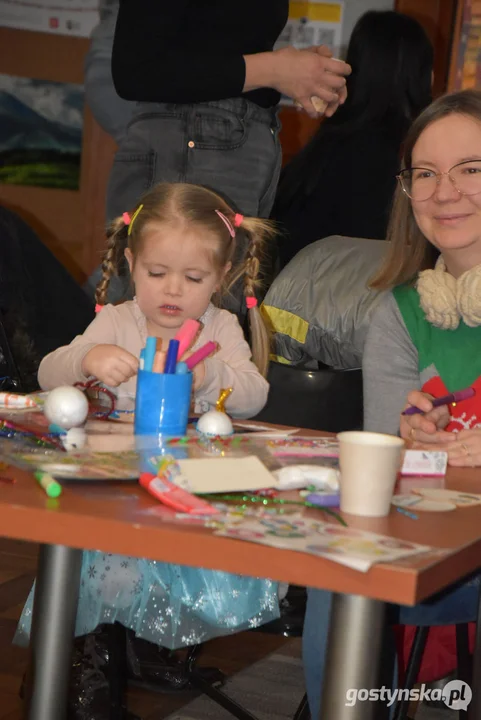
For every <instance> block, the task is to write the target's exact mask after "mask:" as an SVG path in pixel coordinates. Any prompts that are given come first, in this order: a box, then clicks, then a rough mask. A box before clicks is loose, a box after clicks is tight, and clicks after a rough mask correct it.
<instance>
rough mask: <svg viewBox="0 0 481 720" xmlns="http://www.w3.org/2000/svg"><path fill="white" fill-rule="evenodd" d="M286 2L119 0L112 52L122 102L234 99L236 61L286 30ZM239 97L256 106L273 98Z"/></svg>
mask: <svg viewBox="0 0 481 720" xmlns="http://www.w3.org/2000/svg"><path fill="white" fill-rule="evenodd" d="M288 10H289V0H120V7H119V14H118V18H117V26H116V30H115V39H114V47H113V54H112V75H113V79H114V84H115V88H116V90H117V92H118V94H119V95H120V97H122V98H124V99H125V100H136V101H140V102H168V103H196V102H206V101H209V100H221V99H223V98H231V97H237V96H239V95H241V94H242V90H243V87H244V83H245V61H244V58H243V56H244V55H250V54H253V53H260V52H266V51H270V50H272V49H273V46H274V43H275V42H276V40H277V38H278V37H279V35H280V33H281V31H282V29H283V28H284V25H285V24H286V21H287V17H288ZM245 97H247V98H248V99H250V100H252V101H254V102H256V103H257V104H258V105H260V106H262V107H271V106H273V105H275V104H277V102H278V101H279V93H278V92H277V91H275V90H272V89H269V88H261V89H258V90H253V91H251V92H248V93H245Z"/></svg>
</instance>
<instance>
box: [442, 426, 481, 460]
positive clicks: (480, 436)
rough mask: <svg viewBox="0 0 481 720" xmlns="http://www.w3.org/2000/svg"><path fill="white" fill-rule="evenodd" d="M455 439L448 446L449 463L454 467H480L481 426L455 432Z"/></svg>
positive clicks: (445, 448)
mask: <svg viewBox="0 0 481 720" xmlns="http://www.w3.org/2000/svg"><path fill="white" fill-rule="evenodd" d="M453 434H454V437H455V440H454V441H453V442H451V443H450V444H449V446H448V447H443V448H442V449H443V450H446V451H447V453H448V464H449V465H452V466H453V467H478V466H479V465H481V428H475V429H474V430H461V431H460V432H458V433H453Z"/></svg>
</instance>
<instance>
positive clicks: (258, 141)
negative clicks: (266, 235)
mask: <svg viewBox="0 0 481 720" xmlns="http://www.w3.org/2000/svg"><path fill="white" fill-rule="evenodd" d="M279 129H280V126H279V121H278V119H277V112H276V109H275V108H272V109H265V108H261V107H259V106H257V105H256V104H255V103H252V102H251V101H249V100H245V99H244V98H240V97H239V98H232V99H228V100H218V101H215V102H206V103H199V104H192V105H175V104H168V103H138V104H137V108H136V111H135V113H134V117H133V119H132V121H131V122H130V124H129V126H128V130H127V134H126V135H125V137H124V138H123V140H122V141H121V143H120V146H119V150H118V152H117V154H116V156H115V161H114V165H113V168H112V171H111V175H110V179H109V187H108V191H107V221H110V220H112V219H113V218H115V217H118V216H120V215H122V213H123V212H125V211H126V210H132V209H133V208H135V206H136V205H137V203H138V202H139V198H140V197H141V195H142V194H143V193H144V192H146V191H147V190H149V189H150V188H151V187H153V186H154V185H156V184H157V183H159V182H185V183H194V184H198V185H205V186H207V187H210V188H212V189H213V190H215V191H216V192H218V193H219V194H220V195H222V196H223V197H225V198H226V200H227V201H228V202H229V203H230V204H231V205H232V206H233V208H234V209H236V210H238V211H239V212H242V213H244V214H245V215H251V216H257V217H268V216H269V214H270V211H271V208H272V205H273V203H274V197H275V193H276V189H277V183H278V180H279V174H280V169H281V146H280V141H279ZM238 251H239V256H238V257H237V259H241V256H242V257H243V254H244V252H245V247H244V248H242V247H240V248H238ZM100 276H101V274H100V269H99V268H97V270H95V272H94V273H93V275H92V276H91V277H90V278H89V280H88V281H87V288H86V289H87V292H89V294H93V293H94V292H95V287H96V285H97V283H98V281H99V279H100ZM130 292H131V290H130V282H129V277H128V272H125V273H123V275H122V276H121V277H114V278H113V279H112V282H111V284H110V287H109V301H110V302H117V301H119V300H121V299H125V298H126V297H129V294H130ZM242 300H243V294H242V287H241V286H239V287H238V288H237V290H236V288H233V291H232V292H231V295H230V296H228V297H227V298H226V302H225V304H224V306H225V307H227V308H228V309H229V310H231V311H233V312H237V313H239V312H241V313H242V312H243V309H244V308H243V303H242Z"/></svg>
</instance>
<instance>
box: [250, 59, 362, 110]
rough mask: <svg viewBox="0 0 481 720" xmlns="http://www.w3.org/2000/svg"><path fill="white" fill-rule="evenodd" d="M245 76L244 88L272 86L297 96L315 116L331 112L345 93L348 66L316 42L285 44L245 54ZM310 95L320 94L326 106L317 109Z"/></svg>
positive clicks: (342, 100)
mask: <svg viewBox="0 0 481 720" xmlns="http://www.w3.org/2000/svg"><path fill="white" fill-rule="evenodd" d="M244 60H245V64H246V78H245V84H244V92H248V91H249V90H255V89H256V88H260V87H271V88H274V89H275V90H278V91H279V92H280V93H282V94H283V95H287V96H288V97H290V98H292V99H293V100H296V101H297V103H298V104H299V105H301V106H302V107H303V108H304V110H305V111H306V112H307V113H308V114H309V115H310V116H311V117H314V118H317V117H319V115H320V114H325V115H327V116H330V115H332V114H333V113H334V112H335V111H336V109H337V107H338V105H339V104H340V103H343V102H344V101H345V99H346V97H347V92H346V76H347V75H350V73H351V67H350V65H347V63H345V62H343V61H342V60H335V59H334V58H333V57H332V53H331V51H330V50H329V48H327V47H325V46H322V45H321V46H317V47H311V48H307V49H305V50H297V49H296V48H294V47H286V48H282V49H281V50H274V51H273V52H266V53H256V54H253V55H244ZM312 98H319V99H320V100H321V101H324V102H323V108H324V105H327V107H326V108H325V110H324V109H323V110H322V111H321V112H319V111H318V110H316V108H315V106H314V104H313V102H312Z"/></svg>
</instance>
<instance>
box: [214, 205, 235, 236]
mask: <svg viewBox="0 0 481 720" xmlns="http://www.w3.org/2000/svg"><path fill="white" fill-rule="evenodd" d="M216 213H217V215H218V216H219V217H220V219H221V220H222V222H223V223H224V225H225V226H226V228H227V230H228V231H229V235H230V236H231V237H232V238H235V230H234V228H233V226H232V223H231V221H230V220H229V218H227V217H226V216H225V215H224V213H223V212H221V211H220V210H216Z"/></svg>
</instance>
